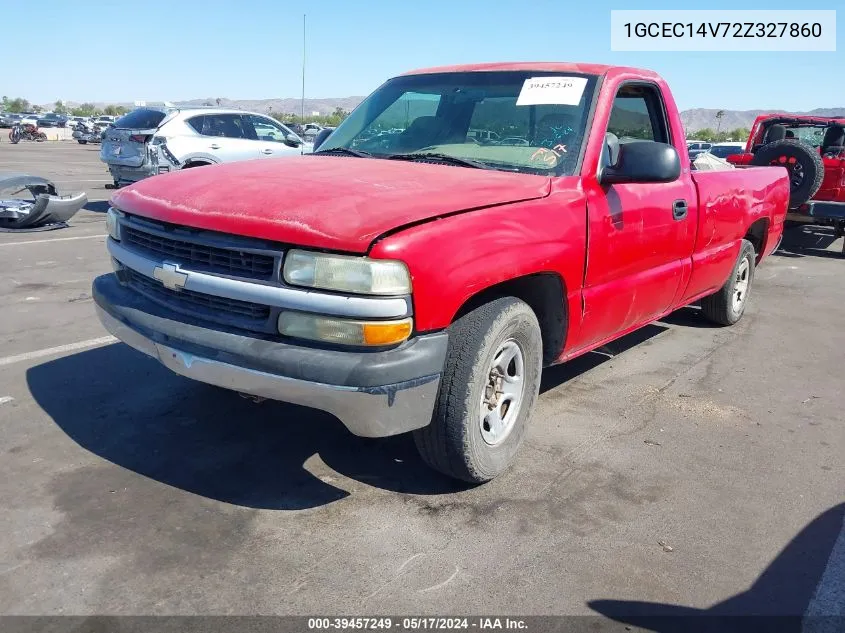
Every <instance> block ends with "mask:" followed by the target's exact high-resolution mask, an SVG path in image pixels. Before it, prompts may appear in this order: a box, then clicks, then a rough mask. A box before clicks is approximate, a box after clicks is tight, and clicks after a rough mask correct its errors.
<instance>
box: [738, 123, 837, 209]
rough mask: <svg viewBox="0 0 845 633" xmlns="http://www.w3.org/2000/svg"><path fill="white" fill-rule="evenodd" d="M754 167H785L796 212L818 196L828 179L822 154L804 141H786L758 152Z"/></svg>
mask: <svg viewBox="0 0 845 633" xmlns="http://www.w3.org/2000/svg"><path fill="white" fill-rule="evenodd" d="M751 164H752V165H758V166H767V165H771V166H775V167H778V166H779V167H785V168H786V169H787V171H788V172H789V207H790V208H791V209H794V208H796V207H799V206H801V205H802V204H804V203H805V202H807V200H809V199H810V198H812V197H813V196H814V195H816V192H817V191H818V190H819V187H821V185H822V179H823V178H824V163H823V162H822V157H821V156H820V155H819V153H818V152H817V151H816V150H815V149H814V148H812V147H810V146H809V145H805V144H804V143H801V142H800V141H795V140H791V139H784V140H781V141H775V142H773V143H769V144H768V145H764V146H763V147H761V148H760V149H758V150H757V153H756V154H754V158H752V159H751Z"/></svg>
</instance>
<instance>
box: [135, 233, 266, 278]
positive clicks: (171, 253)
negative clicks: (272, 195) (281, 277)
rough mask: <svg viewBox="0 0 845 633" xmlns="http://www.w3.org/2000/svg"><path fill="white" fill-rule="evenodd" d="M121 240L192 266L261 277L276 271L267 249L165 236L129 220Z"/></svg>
mask: <svg viewBox="0 0 845 633" xmlns="http://www.w3.org/2000/svg"><path fill="white" fill-rule="evenodd" d="M121 241H123V242H124V243H125V244H126V245H127V246H130V247H131V248H134V249H136V250H140V251H143V252H146V253H151V254H154V255H157V256H159V257H161V258H162V259H167V260H169V261H174V262H178V263H180V264H188V265H189V266H190V268H191V269H193V270H203V271H206V272H210V273H217V274H223V275H230V276H233V277H244V278H248V279H261V280H269V279H272V278H273V277H274V275H275V272H276V258H275V257H274V256H273V255H272V254H270V253H253V252H249V251H243V250H237V249H236V248H223V247H220V246H213V245H209V244H203V243H201V242H194V241H191V240H186V239H180V238H179V237H177V236H165V235H162V234H161V233H158V232H151V231H145V230H143V229H140V228H138V227H135V226H132V225H131V224H128V223H123V225H122V226H121Z"/></svg>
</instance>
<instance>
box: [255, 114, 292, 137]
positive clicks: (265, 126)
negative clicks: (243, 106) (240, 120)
mask: <svg viewBox="0 0 845 633" xmlns="http://www.w3.org/2000/svg"><path fill="white" fill-rule="evenodd" d="M246 118H247V119H249V121H250V122H251V123H252V127H253V128H254V129H255V134H256V136H257V138H258V140H259V141H273V142H275V143H284V141H285V135H286V134H288V133H289V132H288V130H286V129H285V128H284V127H283V126H281V125H280V124H278V123H276V122H275V121H274V120H272V119H268V118H266V117H263V116H258V115H255V114H250V115H247V116H246Z"/></svg>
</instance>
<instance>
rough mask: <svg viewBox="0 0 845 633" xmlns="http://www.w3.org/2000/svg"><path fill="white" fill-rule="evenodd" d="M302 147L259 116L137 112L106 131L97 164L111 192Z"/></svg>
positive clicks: (203, 110)
mask: <svg viewBox="0 0 845 633" xmlns="http://www.w3.org/2000/svg"><path fill="white" fill-rule="evenodd" d="M303 146H304V143H303V141H302V139H301V138H299V137H298V136H297V135H296V134H294V133H293V132H291V131H290V130H289V129H288V128H286V127H285V126H284V125H282V124H281V123H279V122H278V121H276V120H275V119H271V118H270V117H268V116H265V115H263V114H257V113H254V112H243V111H241V110H225V109H221V108H190V109H187V108H185V109H183V108H138V109H137V110H133V111H132V112H130V113H129V114H127V115H125V116H123V117H121V118H119V119H118V120H117V121H115V123H114V127H110V128H108V130H107V131H106V133H105V135H104V138H103V144H102V147H101V148H100V160H102V161H103V162H104V163H106V164H107V165H108V166H109V172H111V175H112V178H113V179H114V185H115V186H116V187H119V186H122V185H126V184H130V183H133V182H137V181H139V180H142V179H144V178H148V177H149V176H155V175H156V174H162V173H166V172H170V171H176V170H178V169H187V168H189V167H200V166H202V165H213V164H216V163H230V162H233V161H238V160H250V159H253V158H256V159H257V158H273V157H276V156H286V155H292V154H301V153H302V152H303Z"/></svg>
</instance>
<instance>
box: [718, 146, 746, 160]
mask: <svg viewBox="0 0 845 633" xmlns="http://www.w3.org/2000/svg"><path fill="white" fill-rule="evenodd" d="M744 151H745V146H744V145H714V146H713V147H711V148H710V153H711V154H713V156H716V157H718V158H727V157H728V156H733V155H734V154H742V153H743V152H744Z"/></svg>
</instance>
